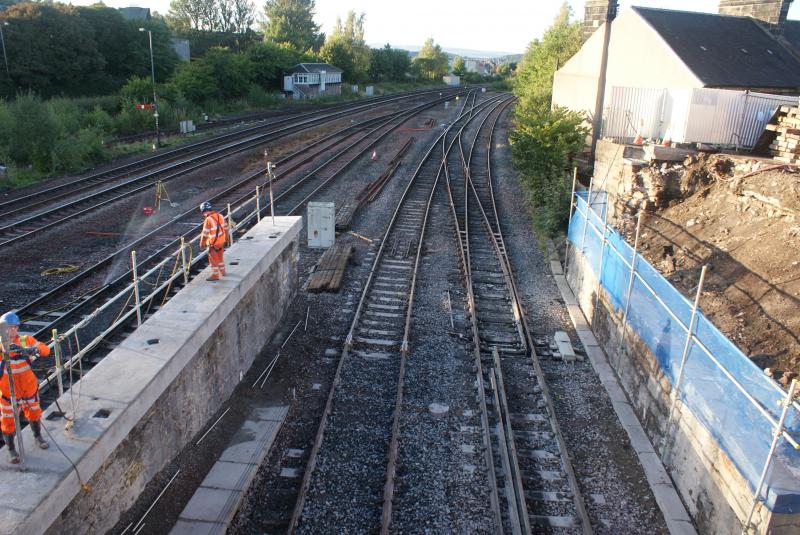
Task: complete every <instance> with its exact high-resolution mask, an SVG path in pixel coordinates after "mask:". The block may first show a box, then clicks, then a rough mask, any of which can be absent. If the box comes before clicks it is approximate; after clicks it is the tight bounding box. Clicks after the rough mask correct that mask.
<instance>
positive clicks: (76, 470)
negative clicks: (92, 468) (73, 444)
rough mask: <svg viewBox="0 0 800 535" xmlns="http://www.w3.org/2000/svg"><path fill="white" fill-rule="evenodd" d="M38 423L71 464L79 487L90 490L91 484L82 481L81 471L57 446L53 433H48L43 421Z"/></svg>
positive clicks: (58, 447) (59, 447)
mask: <svg viewBox="0 0 800 535" xmlns="http://www.w3.org/2000/svg"><path fill="white" fill-rule="evenodd" d="M39 425H40V426H41V427H42V429H44V430H45V433H47V436H48V437H50V441H51V442H52V443H53V444H55V446H56V448H57V449H58V451H60V452H61V455H63V456H64V458H65V459H66V460H67V461H69V464H71V465H72V469H73V470H75V475H76V476H77V477H78V483H79V484H80V486H81V489H82V490H83V491H84V492H91V490H92V486H91V485H89V484H88V483H85V482H84V481H83V478H81V473H80V472H79V471H78V467H77V466H76V465H75V463H74V462H72V459H70V458H69V455H67V454H66V453H64V450H62V449H61V446H59V445H58V442H56V439H55V438H53V435H52V434H51V433H50V430H49V429H48V428H47V427H46V426H45V425H44V423H43V422H41V421H40V422H39Z"/></svg>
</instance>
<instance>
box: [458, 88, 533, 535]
mask: <svg viewBox="0 0 800 535" xmlns="http://www.w3.org/2000/svg"><path fill="white" fill-rule="evenodd" d="M499 104H502V102H501V103H499ZM499 104H498V105H499ZM459 163H460V164H461V170H462V172H464V173H465V177H466V172H467V169H466V168H465V166H464V161H463V157H462V158H461V159H460V162H459ZM446 176H447V181H446V184H447V194H448V198H449V200H450V203H449V204H450V208H451V214H452V216H453V221H454V225H455V232H456V237H457V241H458V246H459V248H458V250H459V255H460V258H461V265H462V266H463V269H464V272H465V276H466V277H467V280H466V281H465V290H466V295H467V309H468V310H467V314H468V315H469V316H470V329H471V331H472V339H473V345H474V346H475V352H474V353H475V354H474V365H475V367H476V382H477V385H478V392H479V393H480V395H479V396H478V400H479V405H480V410H481V424H482V426H481V427H482V430H483V433H482V434H483V442H484V454H485V456H486V466H487V470H488V472H489V475H490V477H489V483H490V485H489V486H490V492H491V494H492V497H493V500H492V502H493V503H492V506H493V509H494V512H495V523H496V526H497V530H498V532H499V531H502V530H503V526H504V522H503V519H502V514H501V511H500V500H499V489H498V482H497V475H496V473H495V461H494V455H493V453H492V450H493V447H492V440H491V436H490V426H489V420H488V415H489V412H488V406H487V403H486V396H485V390H486V385H485V383H484V373H483V370H482V362H481V355H480V335H479V331H478V324H477V317H476V312H475V311H476V306H475V295H474V292H473V290H472V282H471V275H470V273H471V271H472V268H471V258H470V256H471V255H470V249H469V239H468V232H467V230H466V229H467V221H468V212H467V210H466V207H465V210H464V218H465V219H464V230H462V229H461V225H460V222H459V214H458V211H457V208H456V203H455V199H454V197H453V191H452V188H451V175H450V170H449V165H448V168H447V170H446ZM465 193H466V191H465ZM465 200H466V198H465ZM501 453H503V451H502V450H501ZM501 461H502V462H501V465H502V466H503V467H504V470H505V471H506V474H505V478H506V482H507V484H510V482H511V481H512V479H511V474H510V464H509V462H508V460H507V458H505V456H504V457H502V458H501ZM506 501H507V503H508V506H509V517H510V522H512V523H514V524H516V525H517V528H516V530H514V529H513V528H512V531H515V532H518V531H519V525H518V523H517V522H515V519H517V521H518V519H519V513H518V511H517V507H516V503H517V502H516V500H513V501H512V500H511V499H510V498H508V497H507V498H506Z"/></svg>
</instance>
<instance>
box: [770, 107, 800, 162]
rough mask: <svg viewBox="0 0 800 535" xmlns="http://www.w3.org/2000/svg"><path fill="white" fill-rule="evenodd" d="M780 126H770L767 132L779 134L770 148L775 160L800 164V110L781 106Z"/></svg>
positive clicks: (779, 114)
mask: <svg viewBox="0 0 800 535" xmlns="http://www.w3.org/2000/svg"><path fill="white" fill-rule="evenodd" d="M777 115H778V124H768V125H767V130H772V131H773V132H778V137H777V138H775V141H773V142H772V143H771V144H770V146H769V148H770V152H771V153H772V156H773V157H774V159H776V160H778V161H780V162H785V163H791V164H800V108H793V107H791V106H781V109H780V112H779V113H778V114H777Z"/></svg>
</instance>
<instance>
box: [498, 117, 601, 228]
mask: <svg viewBox="0 0 800 535" xmlns="http://www.w3.org/2000/svg"><path fill="white" fill-rule="evenodd" d="M583 121H584V117H583V115H582V114H580V113H577V112H573V111H569V110H567V109H566V108H562V107H558V106H556V107H555V108H553V109H549V108H547V107H527V106H524V105H520V106H519V107H518V108H517V113H516V121H515V126H516V128H515V130H514V131H512V132H511V133H510V135H509V142H510V144H511V149H512V156H513V159H514V165H515V167H516V168H517V170H518V171H519V176H520V180H521V182H522V185H523V189H524V190H525V194H526V200H527V201H528V204H529V206H530V207H531V208H532V210H533V213H534V223H535V225H536V227H537V230H539V231H541V232H542V233H544V234H547V235H553V234H555V233H556V232H557V231H558V230H559V229H560V228H561V227H562V226H563V224H564V223H565V222H566V219H567V215H568V211H569V194H570V185H569V182H568V179H567V176H568V170H569V166H570V160H571V158H572V157H573V156H574V155H575V154H577V153H578V152H580V150H581V149H582V148H583V145H584V142H585V139H586V136H587V134H588V132H589V130H588V129H587V128H586V127H585V126H583Z"/></svg>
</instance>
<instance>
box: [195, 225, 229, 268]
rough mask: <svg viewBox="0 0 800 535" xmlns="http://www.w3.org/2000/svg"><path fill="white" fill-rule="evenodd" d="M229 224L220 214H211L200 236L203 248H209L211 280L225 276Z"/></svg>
mask: <svg viewBox="0 0 800 535" xmlns="http://www.w3.org/2000/svg"><path fill="white" fill-rule="evenodd" d="M228 232H229V231H228V222H227V221H226V220H225V218H224V217H223V216H222V214H220V213H218V212H211V213H210V214H208V216H206V218H205V220H204V221H203V232H202V234H200V244H201V246H202V245H203V244H205V245H206V246H208V265H209V266H210V267H211V278H212V279H219V278H220V277H224V276H225V258H224V256H225V253H224V251H223V248H224V247H225V242H226V241H227V240H228Z"/></svg>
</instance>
